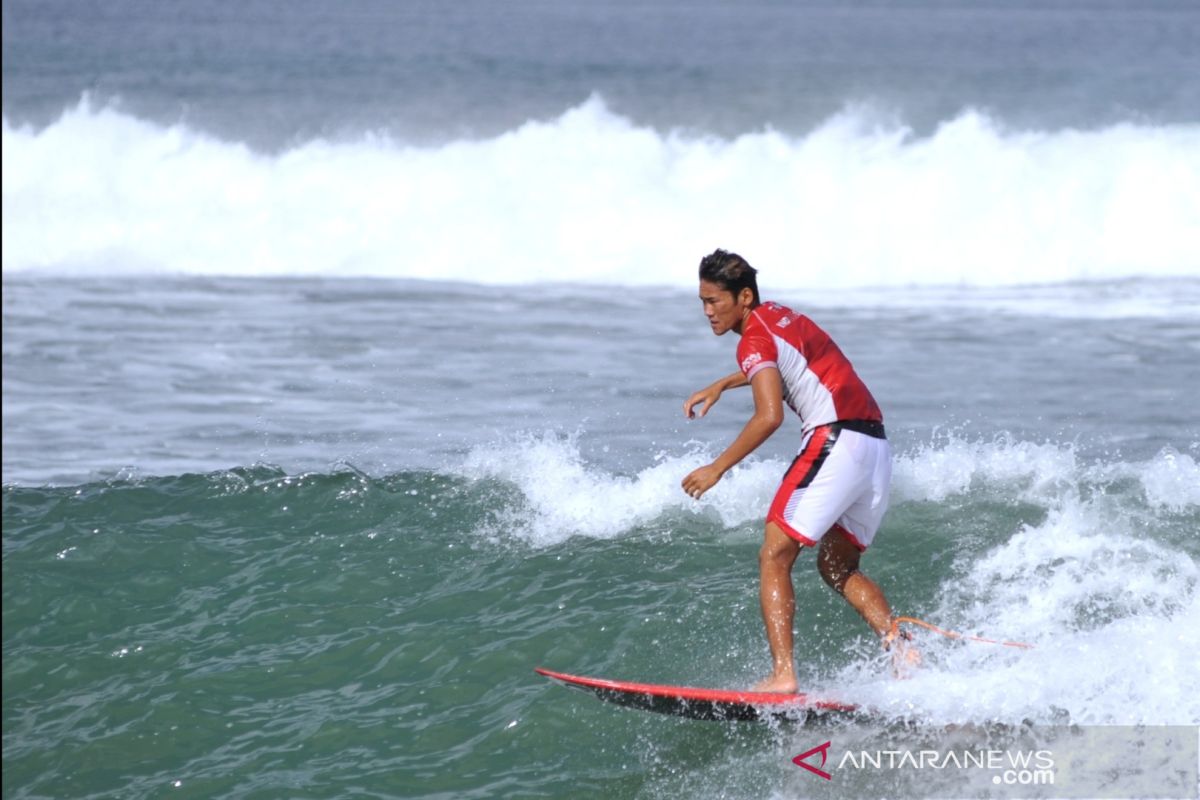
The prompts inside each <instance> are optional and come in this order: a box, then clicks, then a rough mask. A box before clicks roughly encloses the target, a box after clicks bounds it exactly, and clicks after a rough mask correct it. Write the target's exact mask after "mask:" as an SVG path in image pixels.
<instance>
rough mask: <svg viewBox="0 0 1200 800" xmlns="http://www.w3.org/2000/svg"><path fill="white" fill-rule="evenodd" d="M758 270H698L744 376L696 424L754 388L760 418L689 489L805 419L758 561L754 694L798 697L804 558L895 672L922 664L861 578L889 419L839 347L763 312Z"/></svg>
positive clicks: (697, 397)
mask: <svg viewBox="0 0 1200 800" xmlns="http://www.w3.org/2000/svg"><path fill="white" fill-rule="evenodd" d="M756 275H757V270H755V269H754V268H753V267H752V266H750V264H749V263H747V262H746V260H745V259H744V258H742V257H741V256H739V255H737V254H735V253H728V252H726V251H724V250H716V251H715V252H713V253H712V254H711V255H708V256H705V257H704V259H702V260H701V262H700V301H701V303H703V306H704V314H705V316H707V317H708V322H709V325H710V326H711V328H712V332H713V333H714V334H716V335H717V336H723V335H724V334H726V333H728V332H729V331H733V332H734V333H736V334H738V335H739V336H740V337H741V340H740V341H739V343H738V348H737V361H738V366H739V367H740V369H739V370H738V371H737V372H735V373H733V374H731V375H728V376H726V377H724V378H721V379H720V380H718V381H716V382H715V383H713V384H712V385H711V386H708V387H706V388H704V389H701V390H700V391H698V392H696V393H695V394H693V395H692V396H691V397H689V398H688V399H687V401H686V402H685V403H684V404H683V411H684V414H685V415H686V416H687V417H688V418H689V419H691V418H695V417H703V416H704V415H705V414H707V413H708V411H709V409H711V408H712V406H713V404H714V403H716V402H717V400H718V399H720V397H721V393H722V392H724V391H725V390H727V389H734V388H737V387H740V386H746V385H749V386H750V388H751V391H752V392H753V395H754V414H753V416H751V418H750V420H749V422H747V423H746V426H745V427H744V428H743V429H742V432H741V433H740V434H739V435H738V436H737V438H736V439H734V441H733V443H732V444H730V445H729V447H728V448H726V449H725V451H724V452H723V453H721V455H719V456H718V457H717V459H716V460H715V461H713V462H712V463H711V464H708V465H706V466H703V467H700V468H699V469H697V470H695V471H693V472H692V473H690V474H689V475H688V476H687V477H686V478H684V479H683V489H684V491H685V492H687V493H688V494H689V495H690V496H692V497H693V498H696V499H699V498H700V497H701V496H703V495H704V493H705V492H707V491H708V490H709V489H711V488H712V487H713V486H714V485H715V484H716V483H717V481H719V480H721V478H722V476H724V475H725V473H726V472H728V471H729V470H730V469H731V468H732V467H733V466H734V465H735V464H737V463H738V462H740V461H741V460H742V459H744V458H745V457H746V456H748V455H750V453H752V452H753V451H754V450H755V449H757V448H758V447H759V445H761V444H762V443H763V442H765V441H766V440H767V439H768V438H769V437H770V436H771V434H773V433H774V432H775V431H776V430H777V429H778V428H779V426H780V425H781V424H783V405H784V403H787V405H788V406H790V407H791V408H792V410H793V411H795V412H796V414H797V415H799V417H800V420H801V424H802V426H803V441H802V444H801V446H800V452H799V455H797V456H796V459H795V460H794V461H793V462H792V464H791V466H790V467H789V468H788V470H787V473H786V474H785V475H784V477H783V481H782V482H781V483H780V486H779V489H778V491H777V492H776V494H775V499H774V500H773V501H772V503H771V506H770V510H769V511H768V513H767V523H766V532H765V534H764V537H763V545H762V548H761V549H760V551H759V559H758V560H759V574H760V587H759V600H760V602H761V604H762V614H763V622H764V623H765V624H766V629H767V642H768V643H769V645H770V647H771V659H772V672H771V675H770V677H768V678H766V679H765V680H763V681H761V682H760V683H759V684H758V685H757V686H755V687H754V688H755V689H756V690H758V691H768V692H771V691H774V692H794V691H796V667H795V662H794V661H793V647H792V624H793V619H794V617H795V612H796V601H795V593H794V591H793V589H792V565H793V564H794V563H795V561H796V557H797V555H799V553H800V548H801V547H816V548H817V570H818V571H819V572H820V574H821V577H822V578H823V579H824V580H825V583H827V584H828V585H829V586H830V587H831V588H832V589H833V590H834V591H836V592H837V593H838V594H840V595H842V597H844V598H845V599H846V600H847V601H848V602H849V603H850V605H851V606H853V607H854V609H855V610H856V611H858V613H859V614H861V615H862V617H863V619H864V620H866V622H867V624H868V625H870V626H871V628H872V630H874V631H875V632H876V633H877V634H878V635H879V636H880V637H881V639H882V640H883V643H884V646H885V648H887V649H889V650H891V651H892V653H893V659H894V660H895V663H896V664H897V668H900V667H902V665H903V664H905V663H913V662H915V660H916V653H915V651H914V650H911V649H906V648H905V645H904V640H903V638H901V637H902V636H903V634H900V633H899V631H898V627H897V625H896V624H895V619H894V618H893V616H892V610H891V607H890V606H889V605H888V601H887V599H886V598H885V597H884V595H883V592H882V591H881V590H880V588H879V586H878V585H876V584H875V582H874V581H872V580H871V579H870V578H868V577H867V576H866V575H864V574H863V573H862V572H861V571H860V570H859V567H858V565H859V559H860V557H861V555H862V553H863V551H865V550H866V549H867V548H868V547H869V546H870V545H871V542H872V540H873V539H874V538H875V532H876V531H877V530H878V529H879V524H880V522H881V521H882V519H883V514H884V512H885V511H886V510H887V504H888V487H889V485H890V482H891V474H892V466H891V450H890V447H889V445H888V441H887V438H886V437H885V435H884V429H883V414H882V413H881V412H880V410H879V406H878V405H877V404H876V402H875V399H874V397H872V396H871V393H870V391H868V390H867V387H866V385H865V384H864V383H863V382H862V380H861V379H860V378H859V377H858V374H857V373H856V372H855V371H854V368H853V367H852V366H851V364H850V362H849V360H847V359H846V357H845V356H844V355H843V354H842V351H841V350H840V349H839V348H838V346H837V345H836V344H835V343H834V342H833V340H832V339H831V338H830V337H829V335H828V334H826V333H825V332H824V331H823V330H821V329H820V328H819V327H817V325H816V324H815V323H814V322H813V321H812V320H810V319H809V318H808V317H805V316H803V315H801V314H797V313H796V312H794V311H792V310H791V309H789V308H786V307H784V306H782V305H779V304H777V303H770V302H768V303H762V302H761V301H760V300H759V296H758V281H757V278H756Z"/></svg>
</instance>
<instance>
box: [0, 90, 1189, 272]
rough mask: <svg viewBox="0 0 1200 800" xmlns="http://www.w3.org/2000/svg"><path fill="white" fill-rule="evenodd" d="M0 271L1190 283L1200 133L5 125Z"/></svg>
mask: <svg viewBox="0 0 1200 800" xmlns="http://www.w3.org/2000/svg"><path fill="white" fill-rule="evenodd" d="M3 195H4V211H3V223H4V231H5V235H4V240H3V266H4V270H5V271H6V272H38V271H46V272H69V273H85V274H88V273H91V274H109V273H114V272H168V273H186V274H222V275H235V276H274V275H308V276H332V277H337V276H372V277H399V278H418V279H438V280H452V281H471V282H477V283H484V284H525V283H533V282H543V281H554V282H577V283H588V284H621V285H672V286H674V285H685V286H690V284H691V281H692V276H693V273H694V267H695V263H696V262H697V261H698V259H699V257H700V256H701V255H703V254H704V252H707V251H708V250H710V249H712V248H714V247H717V246H722V247H726V248H729V249H735V250H739V251H740V252H742V253H743V255H745V256H747V258H749V259H750V260H751V262H752V263H755V264H756V265H757V266H759V267H760V269H762V270H763V279H764V280H765V281H768V282H769V283H770V285H772V286H774V287H778V288H789V287H795V288H798V287H842V286H884V287H887V286H924V285H962V286H1009V285H1018V284H1045V283H1063V282H1074V281H1091V280H1111V279H1120V278H1129V277H1175V276H1195V275H1197V274H1198V273H1200V245H1198V244H1197V242H1198V241H1200V239H1198V237H1197V231H1200V125H1173V126H1165V127H1150V126H1141V125H1137V124H1125V125H1116V126H1112V127H1107V128H1103V129H1098V130H1088V131H1084V130H1058V131H1016V130H1008V129H1006V128H1005V127H1004V126H1003V125H1001V124H1000V123H998V122H997V121H995V120H993V119H991V118H989V117H988V116H987V115H985V114H982V113H979V112H974V111H966V112H964V113H962V114H960V115H959V116H957V117H956V118H954V119H950V120H948V121H946V122H944V123H943V124H942V125H940V126H939V127H938V128H937V129H936V130H935V131H934V132H933V133H932V134H930V135H928V136H916V135H914V134H913V133H912V131H911V130H910V129H908V128H906V127H904V126H902V125H899V124H895V123H888V122H881V121H879V120H878V119H877V118H876V115H874V114H873V113H872V112H871V111H869V110H866V109H851V110H847V111H845V112H843V113H841V114H839V115H837V116H835V117H833V118H831V119H829V120H828V121H826V122H825V123H824V124H823V125H821V126H819V127H817V128H816V129H814V130H812V131H811V132H809V133H807V134H805V135H801V136H791V135H785V134H782V133H779V132H775V131H772V130H764V131H761V132H757V133H749V134H745V135H741V136H737V137H736V138H719V137H714V136H706V135H703V134H699V133H693V132H684V131H672V132H668V133H662V132H659V131H656V130H654V129H651V128H647V127H639V126H637V125H635V124H633V123H631V122H630V121H629V120H628V119H625V118H623V117H621V116H618V115H616V114H614V113H612V112H611V111H610V110H609V109H608V108H607V107H606V106H605V104H604V102H603V101H602V100H600V99H598V98H593V99H592V100H589V101H588V102H586V103H584V104H582V105H580V106H578V107H576V108H573V109H571V110H569V111H567V112H566V113H564V114H563V115H562V116H560V117H559V118H557V119H553V120H549V121H534V122H528V123H526V124H524V125H522V126H520V127H518V128H516V129H513V130H510V131H508V132H506V133H504V134H502V135H499V136H496V137H494V138H489V139H481V140H460V141H452V142H448V143H445V144H442V145H438V146H414V145H409V144H406V143H405V142H403V141H397V140H395V139H393V138H390V137H389V136H388V135H387V134H385V133H380V134H377V135H372V136H366V137H361V138H359V139H356V140H346V141H332V140H314V141H307V142H304V143H300V144H296V145H294V146H292V147H290V148H288V149H285V150H283V151H281V152H276V153H264V152H258V151H255V150H253V149H252V148H250V147H249V146H247V145H246V144H244V143H240V142H236V141H223V140H220V139H218V138H214V137H213V136H211V135H207V134H205V133H203V132H201V131H199V130H196V129H193V128H190V127H188V126H187V125H184V124H177V125H171V126H164V125H161V124H157V123H153V122H149V121H146V120H143V119H139V118H136V117H133V116H130V115H128V114H125V113H122V112H121V111H119V110H116V109H114V108H112V107H100V108H97V107H93V105H92V104H91V103H89V102H88V101H87V99H86V98H85V99H84V100H83V101H81V102H80V104H79V105H78V106H77V107H75V108H74V109H72V110H69V111H67V112H66V113H64V114H63V115H62V117H61V118H60V119H58V120H57V121H56V122H54V123H53V124H51V125H49V126H48V127H45V128H43V129H33V128H30V127H23V126H14V125H13V124H11V123H10V122H9V121H8V119H7V118H6V119H5V122H4V127H3Z"/></svg>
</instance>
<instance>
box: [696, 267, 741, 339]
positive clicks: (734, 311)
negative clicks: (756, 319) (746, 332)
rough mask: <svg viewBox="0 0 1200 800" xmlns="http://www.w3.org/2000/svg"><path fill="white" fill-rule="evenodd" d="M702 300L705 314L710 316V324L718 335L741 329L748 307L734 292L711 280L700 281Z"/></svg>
mask: <svg viewBox="0 0 1200 800" xmlns="http://www.w3.org/2000/svg"><path fill="white" fill-rule="evenodd" d="M747 294H748V292H747ZM700 302H701V303H703V304H704V316H706V317H708V324H709V326H711V327H712V332H713V333H714V334H716V335H717V336H723V335H725V334H726V333H728V332H729V331H735V330H740V329H741V325H742V318H743V317H744V316H745V313H746V309H745V307H744V304H743V303H741V302H739V301H738V298H736V297H734V294H733V292H731V291H729V290H728V289H725V288H724V287H722V286H718V285H717V284H715V283H711V282H710V281H700Z"/></svg>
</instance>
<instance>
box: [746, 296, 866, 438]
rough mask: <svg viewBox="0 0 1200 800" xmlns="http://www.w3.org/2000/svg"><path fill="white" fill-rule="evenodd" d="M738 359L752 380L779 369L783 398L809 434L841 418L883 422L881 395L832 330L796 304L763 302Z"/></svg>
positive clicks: (753, 315) (749, 321) (751, 320)
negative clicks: (860, 372)
mask: <svg viewBox="0 0 1200 800" xmlns="http://www.w3.org/2000/svg"><path fill="white" fill-rule="evenodd" d="M737 359H738V366H740V367H741V368H742V373H743V374H745V376H746V378H747V379H753V378H754V375H755V373H757V372H758V371H759V370H762V369H766V368H767V367H775V368H777V369H778V370H779V374H780V376H781V377H782V378H783V399H784V400H785V401H786V402H787V404H788V405H789V406H791V408H792V410H793V411H795V412H796V413H797V414H798V415H799V416H800V422H801V424H802V425H803V426H804V432H805V433H808V432H809V431H811V430H812V429H813V428H815V427H816V426H818V425H826V424H828V423H830V422H838V421H839V420H876V421H879V422H882V421H883V413H882V412H881V411H880V410H879V406H878V405H877V404H876V403H875V398H874V397H872V396H871V392H870V391H868V389H867V387H866V384H864V383H863V382H862V379H861V378H859V377H858V373H856V372H855V371H854V367H853V366H852V365H851V364H850V361H849V359H847V358H846V356H844V355H842V351H841V350H840V349H838V346H837V345H836V344H834V342H833V339H831V338H829V334H827V333H825V331H823V330H821V329H820V328H819V327H817V324H816V323H815V322H813V321H812V320H811V319H809V318H808V317H806V316H804V315H803V314H797V313H796V312H795V311H792V310H791V309H790V308H785V307H784V306H781V305H779V304H778V303H763V304H762V305H760V306H758V307H757V308H755V309H754V310H753V311H751V312H750V317H749V319H747V320H746V323H745V325H744V327H743V328H742V340H741V341H740V342H739V343H738V348H737Z"/></svg>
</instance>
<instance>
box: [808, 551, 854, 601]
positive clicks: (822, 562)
mask: <svg viewBox="0 0 1200 800" xmlns="http://www.w3.org/2000/svg"><path fill="white" fill-rule="evenodd" d="M817 571H818V572H820V573H821V578H822V580H824V581H825V583H826V585H828V586H829V588H830V589H833V590H834V591H835V592H837V593H838V594H841V595H844V594H845V593H846V582H847V581H849V580H850V576H851V575H853V574H854V573H856V572H858V569H857V568H856V567H851V566H850V565H848V564H844V563H842V562H840V561H837V560H835V559H832V558H817Z"/></svg>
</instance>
